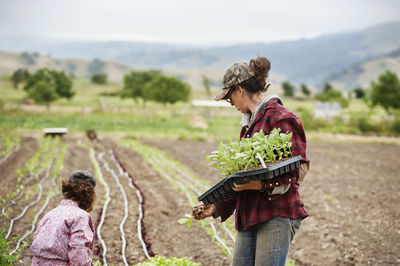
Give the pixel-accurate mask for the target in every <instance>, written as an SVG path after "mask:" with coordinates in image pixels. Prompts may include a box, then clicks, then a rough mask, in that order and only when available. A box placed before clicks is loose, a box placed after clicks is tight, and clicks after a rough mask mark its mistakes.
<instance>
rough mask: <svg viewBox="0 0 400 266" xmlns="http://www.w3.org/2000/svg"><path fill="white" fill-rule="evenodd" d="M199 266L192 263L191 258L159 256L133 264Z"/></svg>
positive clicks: (140, 265) (137, 265)
mask: <svg viewBox="0 0 400 266" xmlns="http://www.w3.org/2000/svg"><path fill="white" fill-rule="evenodd" d="M164 265H170V266H200V265H201V264H200V263H197V262H193V261H192V259H191V258H176V257H171V258H166V257H161V256H154V257H152V258H150V259H149V260H147V261H145V262H142V263H138V264H135V266H164Z"/></svg>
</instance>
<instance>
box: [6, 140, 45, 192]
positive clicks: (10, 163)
mask: <svg viewBox="0 0 400 266" xmlns="http://www.w3.org/2000/svg"><path fill="white" fill-rule="evenodd" d="M37 148H38V145H37V142H36V140H35V139H34V138H21V143H20V148H19V149H18V151H16V152H14V153H13V154H11V155H10V157H9V158H8V159H7V160H6V161H4V162H3V163H2V164H0V169H1V172H0V184H7V185H6V186H0V195H2V196H4V195H6V194H7V193H8V192H10V191H9V190H10V188H11V189H14V188H15V184H16V183H17V179H16V174H15V173H16V171H17V169H18V167H19V166H20V165H22V164H23V163H25V162H26V161H27V160H28V158H29V157H31V156H32V155H33V154H34V153H35V151H36V150H37Z"/></svg>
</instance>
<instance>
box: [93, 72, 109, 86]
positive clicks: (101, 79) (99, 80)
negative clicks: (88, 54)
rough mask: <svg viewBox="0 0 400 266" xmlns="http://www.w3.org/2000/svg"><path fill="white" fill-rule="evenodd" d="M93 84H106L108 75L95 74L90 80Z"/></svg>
mask: <svg viewBox="0 0 400 266" xmlns="http://www.w3.org/2000/svg"><path fill="white" fill-rule="evenodd" d="M90 79H91V81H92V82H93V83H96V84H106V83H107V74H106V73H102V72H101V73H95V74H93V75H92V77H91V78H90Z"/></svg>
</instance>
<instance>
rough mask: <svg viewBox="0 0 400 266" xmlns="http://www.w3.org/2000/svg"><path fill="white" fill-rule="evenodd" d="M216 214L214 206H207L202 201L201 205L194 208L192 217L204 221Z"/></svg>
mask: <svg viewBox="0 0 400 266" xmlns="http://www.w3.org/2000/svg"><path fill="white" fill-rule="evenodd" d="M213 214H214V207H213V205H207V206H205V205H204V203H203V202H202V201H200V203H199V204H197V205H196V206H194V207H193V210H192V216H193V218H194V219H196V220H202V219H205V218H207V217H210V216H212V215H213Z"/></svg>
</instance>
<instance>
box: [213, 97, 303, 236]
mask: <svg viewBox="0 0 400 266" xmlns="http://www.w3.org/2000/svg"><path fill="white" fill-rule="evenodd" d="M274 128H280V129H281V132H285V133H286V132H293V136H292V139H291V141H292V152H293V156H297V155H301V156H302V161H301V162H302V163H308V162H309V161H308V160H307V157H306V136H305V134H304V130H303V126H302V123H301V121H300V120H299V119H298V118H297V117H296V116H295V115H294V114H293V113H292V112H290V111H289V110H288V109H286V108H285V107H284V106H283V105H281V104H280V103H279V102H278V100H277V99H271V100H269V101H268V102H267V103H266V105H265V108H263V109H261V110H260V111H259V112H258V113H257V114H256V117H255V119H254V121H253V123H252V124H251V125H250V127H249V128H247V127H243V128H242V131H241V133H240V139H241V138H251V137H252V136H253V134H254V133H256V132H258V131H260V130H263V131H264V133H265V134H269V132H270V131H272V130H273V129H274ZM298 173H299V172H298V170H294V171H291V172H289V173H287V174H283V175H281V176H278V177H276V178H274V179H272V180H268V182H267V187H268V188H272V187H276V186H280V185H283V184H291V186H290V188H289V190H288V191H287V192H286V193H284V194H280V195H268V193H267V192H261V191H255V190H248V191H241V192H239V194H238V197H237V199H233V200H226V201H221V202H217V203H214V206H215V208H216V213H217V214H218V215H219V216H220V217H221V221H222V222H224V221H225V220H226V219H228V218H229V217H230V216H231V215H232V213H233V212H234V211H235V226H236V229H237V230H245V229H247V228H248V227H249V226H252V225H255V224H258V223H261V222H264V221H268V220H271V219H273V218H275V217H277V216H282V217H288V218H293V219H300V218H301V219H303V218H305V217H307V216H308V213H307V212H306V210H305V209H304V207H303V206H304V204H303V202H302V201H301V200H300V196H299V192H298V188H299V184H298V182H297V178H298V176H299V175H298Z"/></svg>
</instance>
